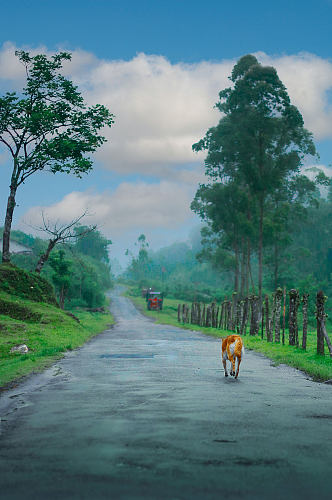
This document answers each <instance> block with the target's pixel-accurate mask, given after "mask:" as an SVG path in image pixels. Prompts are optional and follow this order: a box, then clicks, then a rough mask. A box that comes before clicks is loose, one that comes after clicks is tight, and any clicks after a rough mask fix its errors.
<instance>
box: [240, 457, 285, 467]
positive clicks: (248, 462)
mask: <svg viewBox="0 0 332 500" xmlns="http://www.w3.org/2000/svg"><path fill="white" fill-rule="evenodd" d="M232 463H233V464H236V465H244V466H246V467H252V466H273V467H278V466H280V465H286V464H287V461H286V460H280V459H279V458H266V459H264V458H258V459H250V458H245V457H238V458H235V459H233V460H232Z"/></svg>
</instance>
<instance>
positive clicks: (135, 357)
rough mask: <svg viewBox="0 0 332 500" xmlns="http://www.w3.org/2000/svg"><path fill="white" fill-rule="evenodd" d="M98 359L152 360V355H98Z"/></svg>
mask: <svg viewBox="0 0 332 500" xmlns="http://www.w3.org/2000/svg"><path fill="white" fill-rule="evenodd" d="M99 358H107V359H108V358H110V359H152V358H154V354H122V353H120V354H100V355H99Z"/></svg>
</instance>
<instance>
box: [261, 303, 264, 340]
mask: <svg viewBox="0 0 332 500" xmlns="http://www.w3.org/2000/svg"><path fill="white" fill-rule="evenodd" d="M261 337H262V339H263V338H264V304H262V331H261Z"/></svg>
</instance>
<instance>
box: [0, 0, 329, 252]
mask: <svg viewBox="0 0 332 500" xmlns="http://www.w3.org/2000/svg"><path fill="white" fill-rule="evenodd" d="M1 14H2V19H3V20H4V19H7V20H8V22H6V23H3V26H2V30H1V39H0V70H1V73H0V89H1V92H3V91H4V90H11V89H12V88H19V83H20V81H21V80H20V78H21V77H20V74H19V68H17V67H16V66H15V63H13V60H14V59H15V57H14V55H13V52H14V50H15V48H26V49H29V50H32V51H37V52H38V51H47V52H48V53H52V52H54V51H56V50H58V49H66V50H69V51H72V52H73V63H72V66H71V67H69V68H67V69H66V71H67V74H68V75H69V77H70V78H72V79H73V80H74V81H75V83H77V84H78V85H79V87H80V88H81V89H82V92H83V94H84V96H85V97H86V99H87V101H88V102H89V103H94V102H101V103H103V104H105V105H107V106H108V107H109V108H110V109H111V111H113V112H115V114H116V122H115V125H114V128H113V130H112V131H111V133H110V134H109V143H108V144H107V146H106V147H105V148H103V151H100V152H99V153H98V154H97V155H96V157H95V168H94V172H93V173H92V174H90V175H89V176H87V177H85V178H84V179H83V180H77V179H75V178H73V177H70V176H64V175H62V176H54V177H52V178H50V176H49V175H48V174H42V175H36V176H34V178H31V179H30V180H29V181H28V182H27V184H26V185H25V186H24V187H23V188H22V189H21V191H20V193H19V195H18V203H19V206H18V207H17V209H16V212H15V224H16V225H17V226H19V227H22V228H23V229H24V221H25V222H29V223H37V219H38V213H40V210H41V208H40V207H44V210H45V211H46V212H47V213H49V214H50V217H55V216H59V217H60V218H61V217H62V216H63V214H69V215H75V214H76V213H77V211H79V210H80V209H83V208H86V207H87V208H89V211H90V213H91V221H92V220H93V222H97V223H98V224H99V225H100V227H101V229H102V230H104V231H105V233H106V234H107V236H108V237H110V238H111V239H112V240H113V241H114V246H113V254H114V255H115V256H117V257H119V258H120V259H121V260H123V259H124V257H123V255H124V250H125V248H127V247H128V246H131V244H132V242H133V241H134V240H135V239H136V238H137V236H138V235H139V234H140V233H141V232H145V233H146V234H147V236H148V239H150V241H151V244H152V246H153V247H155V248H156V247H158V246H160V245H166V244H168V243H172V242H173V241H174V240H177V239H181V240H183V239H186V237H187V234H188V232H189V231H190V229H191V228H192V227H193V226H195V225H197V219H195V218H194V217H193V216H192V214H191V213H190V210H189V208H188V206H189V203H190V200H191V199H192V196H193V194H194V192H195V189H196V187H197V184H198V182H200V181H202V180H204V178H203V167H202V162H203V157H196V156H194V155H193V154H192V153H191V144H192V143H193V142H195V141H196V140H198V139H199V138H200V137H202V135H204V133H205V131H206V129H207V128H208V127H209V126H211V125H214V124H215V123H216V122H217V120H218V118H219V116H218V114H217V112H216V111H215V110H213V104H214V103H215V102H216V100H217V94H218V91H219V90H221V89H222V88H224V87H225V86H226V85H227V84H228V81H227V76H228V75H229V74H230V71H231V68H232V65H233V64H234V63H235V62H236V59H238V58H239V57H241V56H242V55H244V54H246V53H255V54H256V56H257V57H258V59H259V60H260V61H261V62H262V63H263V64H272V65H274V66H275V67H276V68H277V70H278V73H279V76H280V77H281V79H282V80H283V81H284V83H285V84H286V86H287V88H288V90H289V93H290V96H291V99H292V101H293V102H294V103H295V104H296V105H297V106H298V107H299V109H300V111H301V112H302V114H303V116H304V119H305V125H306V126H307V127H308V128H309V129H310V130H312V131H313V133H314V136H315V141H316V144H317V148H318V151H319V153H320V161H319V162H318V163H319V164H320V165H322V167H323V168H328V165H329V164H330V163H331V162H332V142H331V139H332V102H331V101H332V99H331V96H332V94H331V92H332V62H331V41H330V39H331V35H330V27H331V25H332V1H331V0H316V1H315V2H311V1H310V2H309V1H307V2H303V1H302V2H301V1H297V0H295V1H292V0H288V1H285V0H279V1H278V2H266V1H265V2H263V1H258V0H256V1H255V0H254V1H251V2H248V1H237V2H229V1H227V2H224V1H210V0H206V1H204V2H197V1H187V0H184V1H181V0H179V1H172V0H168V1H164V0H160V1H152V0H150V1H147V0H141V1H128V0H127V1H125V0H124V1H112V0H108V1H107V0H91V1H87V0H85V1H84V0H81V1H76V0H67V1H63V0H57V1H56V2H54V1H48V0H44V1H36V0H30V1H25V0H20V2H19V3H18V4H15V5H14V3H12V2H6V4H3V5H2V8H1ZM13 19H15V21H14V22H13ZM308 161H309V160H308ZM1 163H2V164H1ZM308 164H310V161H309V163H308ZM8 166H9V165H8V162H7V161H6V158H5V157H4V156H3V155H2V156H1V152H0V169H1V170H0V210H1V211H2V214H3V213H4V208H5V202H6V197H7V190H8V183H9V168H8ZM75 210H76V212H75ZM1 217H3V216H2V215H1ZM26 230H28V228H27V229H26Z"/></svg>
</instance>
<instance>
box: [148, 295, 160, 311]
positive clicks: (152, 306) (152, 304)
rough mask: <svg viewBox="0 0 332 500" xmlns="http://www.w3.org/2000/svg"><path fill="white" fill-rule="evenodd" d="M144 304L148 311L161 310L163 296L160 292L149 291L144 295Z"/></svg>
mask: <svg viewBox="0 0 332 500" xmlns="http://www.w3.org/2000/svg"><path fill="white" fill-rule="evenodd" d="M146 304H147V308H148V310H149V311H161V310H162V308H163V296H162V294H161V293H160V292H152V291H149V292H148V293H147V297H146Z"/></svg>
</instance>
